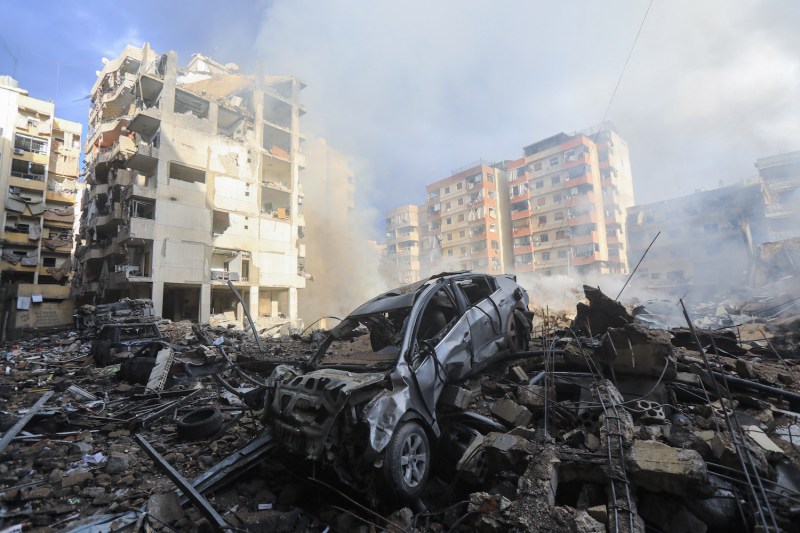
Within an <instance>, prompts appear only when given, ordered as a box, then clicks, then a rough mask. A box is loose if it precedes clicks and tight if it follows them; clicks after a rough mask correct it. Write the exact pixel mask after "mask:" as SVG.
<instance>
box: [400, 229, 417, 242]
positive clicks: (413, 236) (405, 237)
mask: <svg viewBox="0 0 800 533" xmlns="http://www.w3.org/2000/svg"><path fill="white" fill-rule="evenodd" d="M395 240H396V241H397V242H408V241H418V240H419V232H417V231H408V232H406V233H398V234H397V236H396V238H395Z"/></svg>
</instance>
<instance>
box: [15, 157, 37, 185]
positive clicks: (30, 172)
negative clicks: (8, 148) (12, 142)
mask: <svg viewBox="0 0 800 533" xmlns="http://www.w3.org/2000/svg"><path fill="white" fill-rule="evenodd" d="M11 175H12V176H14V177H15V178H22V179H26V180H36V181H44V177H45V167H44V165H40V164H38V163H32V162H29V161H22V160H20V159H12V160H11Z"/></svg>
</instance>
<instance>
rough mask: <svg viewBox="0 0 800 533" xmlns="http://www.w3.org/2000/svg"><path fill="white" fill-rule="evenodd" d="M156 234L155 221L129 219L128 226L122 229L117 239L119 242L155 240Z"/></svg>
mask: <svg viewBox="0 0 800 533" xmlns="http://www.w3.org/2000/svg"><path fill="white" fill-rule="evenodd" d="M155 234H156V221H155V220H150V219H146V218H136V217H131V218H130V220H129V221H128V225H127V226H125V227H123V228H122V229H121V230H120V231H119V233H118V235H117V238H118V240H119V242H128V241H134V240H136V241H139V240H149V241H152V240H153V239H155Z"/></svg>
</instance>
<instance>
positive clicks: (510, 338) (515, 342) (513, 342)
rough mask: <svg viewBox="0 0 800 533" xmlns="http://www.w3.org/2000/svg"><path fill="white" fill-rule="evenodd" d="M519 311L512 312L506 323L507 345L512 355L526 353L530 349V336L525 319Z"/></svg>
mask: <svg viewBox="0 0 800 533" xmlns="http://www.w3.org/2000/svg"><path fill="white" fill-rule="evenodd" d="M521 315H522V313H520V312H519V311H512V312H511V314H509V315H508V322H507V323H506V344H507V346H508V350H509V351H510V352H511V353H517V352H524V351H525V350H527V349H528V346H529V342H530V334H529V333H528V328H526V327H525V319H524V317H523V316H521Z"/></svg>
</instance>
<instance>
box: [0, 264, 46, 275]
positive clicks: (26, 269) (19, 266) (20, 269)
mask: <svg viewBox="0 0 800 533" xmlns="http://www.w3.org/2000/svg"><path fill="white" fill-rule="evenodd" d="M48 268H52V267H43V266H37V265H34V266H25V265H23V264H22V263H17V264H16V265H15V264H14V263H10V262H8V261H0V270H13V271H14V272H31V273H33V272H38V273H39V275H41V276H49V275H50V273H49V272H47V269H48Z"/></svg>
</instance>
